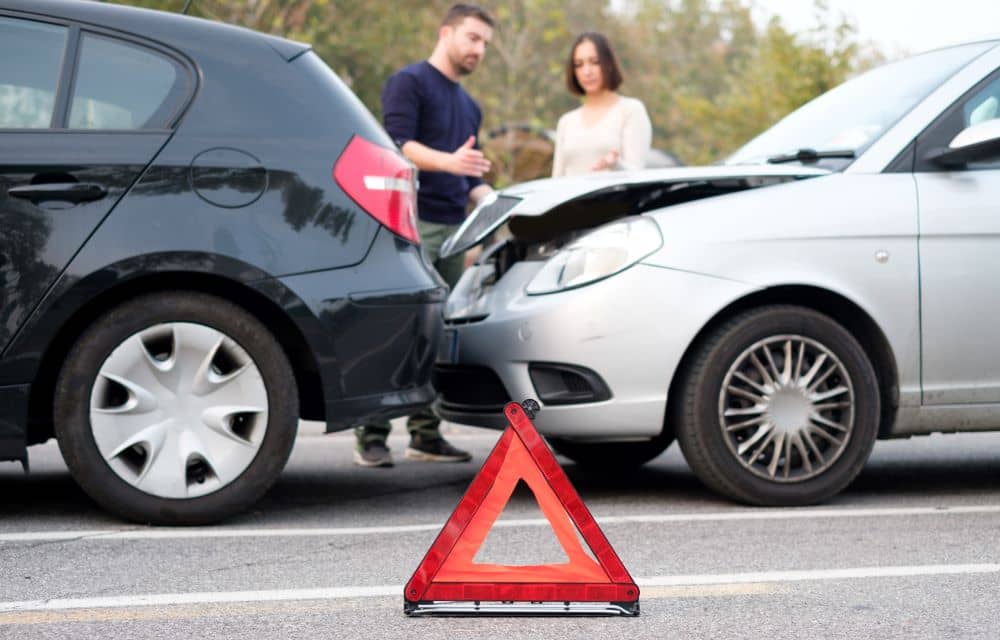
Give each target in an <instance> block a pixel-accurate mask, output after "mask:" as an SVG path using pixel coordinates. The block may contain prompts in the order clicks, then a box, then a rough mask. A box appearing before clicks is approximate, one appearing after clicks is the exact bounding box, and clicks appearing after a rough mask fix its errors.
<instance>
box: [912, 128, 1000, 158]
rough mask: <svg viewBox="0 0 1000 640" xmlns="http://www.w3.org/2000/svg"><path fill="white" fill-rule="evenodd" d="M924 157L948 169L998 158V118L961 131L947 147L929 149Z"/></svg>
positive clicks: (999, 151) (999, 141)
mask: <svg viewBox="0 0 1000 640" xmlns="http://www.w3.org/2000/svg"><path fill="white" fill-rule="evenodd" d="M924 157H925V158H926V159H927V160H929V161H930V162H933V163H934V164H937V165H940V166H942V167H947V168H949V169H950V168H956V167H963V166H965V165H967V164H968V163H970V162H976V161H977V160H987V159H990V158H996V157H1000V118H994V119H992V120H987V121H985V122H980V123H979V124H974V125H972V126H971V127H968V128H966V129H963V130H962V131H961V132H960V133H959V134H958V135H957V136H955V138H954V139H953V140H952V141H951V143H949V144H948V146H947V147H937V148H935V149H931V150H930V151H928V152H927V154H926V155H925V156H924Z"/></svg>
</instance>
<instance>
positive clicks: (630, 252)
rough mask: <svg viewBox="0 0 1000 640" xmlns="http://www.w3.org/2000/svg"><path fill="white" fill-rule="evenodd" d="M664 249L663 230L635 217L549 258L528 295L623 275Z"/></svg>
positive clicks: (587, 236) (590, 234)
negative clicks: (623, 272) (644, 259)
mask: <svg viewBox="0 0 1000 640" xmlns="http://www.w3.org/2000/svg"><path fill="white" fill-rule="evenodd" d="M662 246H663V236H662V235H661V234H660V227H659V226H658V225H657V224H656V223H655V222H653V221H652V220H651V219H649V218H647V217H644V216H634V217H631V218H628V219H625V220H619V221H616V222H612V223H611V224H607V225H605V226H603V227H599V228H597V229H595V230H594V231H591V232H590V233H588V234H587V235H585V236H583V237H581V238H579V239H577V240H575V241H574V242H572V243H571V244H569V245H567V246H566V247H564V248H563V249H562V250H561V251H559V253H557V254H555V255H554V256H552V257H551V258H549V260H548V262H546V263H545V266H543V267H542V269H541V270H540V271H539V272H538V273H536V274H535V277H534V278H532V279H531V282H529V283H528V287H527V289H526V292H527V294H528V295H533V296H534V295H543V294H546V293H556V292H558V291H565V290H567V289H575V288H577V287H582V286H585V285H588V284H592V283H594V282H597V281H598V280H603V279H604V278H607V277H609V276H613V275H615V274H616V273H621V272H622V271H624V270H625V269H628V268H629V267H631V266H632V265H634V264H635V263H637V262H639V261H640V260H642V259H643V258H645V257H647V256H649V255H650V254H652V253H653V252H655V251H657V250H658V249H659V248H660V247H662Z"/></svg>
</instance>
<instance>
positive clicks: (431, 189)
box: [382, 60, 483, 224]
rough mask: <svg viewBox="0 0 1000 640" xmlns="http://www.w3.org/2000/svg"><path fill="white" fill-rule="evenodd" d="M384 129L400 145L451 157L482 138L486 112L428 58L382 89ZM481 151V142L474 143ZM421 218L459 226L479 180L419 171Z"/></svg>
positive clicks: (393, 77)
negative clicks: (414, 145) (414, 143)
mask: <svg viewBox="0 0 1000 640" xmlns="http://www.w3.org/2000/svg"><path fill="white" fill-rule="evenodd" d="M382 113H383V120H384V123H385V129H386V131H388V132H389V135H390V136H392V138H393V140H395V141H396V144H397V145H399V146H400V147H402V146H403V145H404V144H406V143H407V142H409V141H411V140H415V141H417V142H419V143H421V144H423V145H425V146H428V147H430V148H431V149H436V150H438V151H444V152H447V153H451V152H452V151H455V150H456V149H458V148H459V147H460V146H462V145H463V144H465V141H466V140H468V139H469V136H478V134H479V125H480V124H481V123H482V120H483V114H482V112H481V111H480V110H479V105H477V104H476V102H475V101H474V100H473V99H472V97H471V96H469V94H468V93H466V92H465V89H463V88H462V85H460V84H459V83H457V82H452V81H451V80H450V79H448V77H447V76H445V75H444V74H442V73H441V72H440V71H438V70H437V69H436V68H434V66H433V65H431V63H429V62H427V61H426V60H424V61H422V62H417V63H415V64H411V65H409V66H407V67H403V68H402V69H400V70H399V71H397V72H396V73H395V74H393V75H392V77H390V78H389V81H388V82H386V84H385V88H384V89H383V90H382ZM476 147H477V148H478V147H479V141H478V139H477V141H476ZM419 180H420V187H419V189H418V190H417V215H418V216H419V217H420V219H421V220H427V221H428V222H437V223H444V224H459V223H460V222H462V220H464V219H465V207H466V205H467V204H468V202H469V191H470V190H471V189H473V188H474V187H476V186H478V185H480V184H482V183H483V181H482V180H481V179H479V178H473V177H467V176H456V175H452V174H450V173H445V172H443V171H421V172H420V176H419Z"/></svg>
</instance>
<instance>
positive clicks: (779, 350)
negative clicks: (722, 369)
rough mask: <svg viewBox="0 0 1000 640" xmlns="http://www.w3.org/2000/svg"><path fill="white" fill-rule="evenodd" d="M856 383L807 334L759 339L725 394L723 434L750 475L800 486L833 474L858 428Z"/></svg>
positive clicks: (734, 368)
mask: <svg viewBox="0 0 1000 640" xmlns="http://www.w3.org/2000/svg"><path fill="white" fill-rule="evenodd" d="M854 404H855V394H854V384H853V382H852V381H851V377H850V375H848V373H847V369H846V368H845V367H844V365H843V363H842V362H841V361H840V359H839V358H838V357H837V355H836V354H835V353H834V352H833V351H832V350H831V349H830V348H828V347H827V346H826V345H824V344H822V343H820V342H817V341H816V340H813V339H810V338H807V337H805V336H801V335H779V336H772V337H770V338H766V339H764V340H759V341H757V342H755V343H754V344H752V345H750V346H749V347H748V348H746V349H745V350H744V351H743V352H742V353H740V354H739V355H738V356H737V357H736V359H735V361H734V362H733V364H732V365H731V366H730V367H729V370H728V371H727V372H726V376H725V378H724V379H723V381H722V385H721V387H720V390H719V427H720V428H721V429H722V431H723V434H724V436H723V437H724V438H725V440H726V444H727V445H729V451H730V453H732V454H733V455H734V456H735V457H736V459H737V460H739V461H740V463H741V464H742V465H743V466H744V467H746V469H747V470H749V471H750V472H751V473H754V474H756V475H758V476H760V477H761V478H764V479H765V480H772V481H775V482H801V481H803V480H808V479H809V478H813V477H815V476H818V475H821V474H823V473H825V472H826V471H828V470H829V469H830V468H831V467H832V466H833V465H834V464H836V462H837V460H839V459H840V456H841V455H842V454H843V453H844V449H845V448H846V447H847V444H848V442H850V439H851V432H852V431H853V429H854Z"/></svg>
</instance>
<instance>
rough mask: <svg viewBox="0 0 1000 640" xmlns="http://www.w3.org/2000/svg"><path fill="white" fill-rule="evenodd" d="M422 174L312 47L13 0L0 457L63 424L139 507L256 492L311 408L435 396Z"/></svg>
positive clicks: (110, 494) (3, 136)
mask: <svg viewBox="0 0 1000 640" xmlns="http://www.w3.org/2000/svg"><path fill="white" fill-rule="evenodd" d="M415 206H416V205H415V175H414V171H413V168H412V165H410V164H409V163H408V162H406V160H405V159H404V158H403V157H402V155H400V153H399V151H398V149H397V148H396V147H395V145H394V144H393V142H392V140H391V139H390V138H389V137H388V136H387V135H386V133H385V131H384V130H383V129H382V127H381V126H380V125H379V124H378V122H377V121H376V120H375V119H374V118H373V117H372V115H371V114H370V113H369V112H368V110H367V109H366V108H365V107H364V106H363V105H362V104H361V102H360V101H359V100H358V99H357V97H356V96H354V94H353V93H351V91H350V90H349V89H348V88H347V87H346V86H345V85H344V84H343V83H342V82H341V81H340V80H339V79H338V78H337V76H336V75H335V74H334V73H333V72H332V71H331V70H330V68H329V67H327V65H326V64H324V63H323V61H322V60H321V59H320V58H319V57H318V56H317V55H316V54H315V53H314V52H312V51H311V50H310V48H309V47H308V46H307V45H303V44H299V43H295V42H290V41H287V40H283V39H280V38H275V37H271V36H266V35H263V34H259V33H255V32H252V31H248V30H245V29H241V28H237V27H233V26H229V25H224V24H218V23H213V22H209V21H205V20H200V19H196V18H191V17H188V16H183V15H177V14H170V13H162V12H155V11H146V10H141V9H135V8H130V7H122V6H115V5H108V4H103V3H97V2H82V1H79V0H69V1H61V0H0V460H21V461H23V462H24V464H25V466H26V467H27V461H28V458H27V446H28V445H32V444H36V443H41V442H45V441H46V440H48V439H49V438H52V437H55V438H56V439H57V440H58V442H59V447H60V449H61V451H62V454H63V456H64V458H65V459H66V463H67V465H68V466H69V469H70V471H71V472H72V474H73V476H74V477H75V478H76V480H77V481H78V482H79V484H80V485H81V486H82V487H83V488H84V490H85V491H86V492H87V493H88V494H89V495H90V496H92V497H93V498H94V500H96V501H97V502H98V503H99V504H101V505H103V506H104V507H105V508H107V509H109V510H111V511H113V512H115V513H117V514H119V515H121V516H123V517H125V518H128V519H132V520H136V521H141V522H150V523H159V524H196V523H206V522H210V521H214V520H218V519H221V518H224V517H226V516H229V515H231V514H233V513H235V512H237V511H239V510H240V509H243V508H245V507H247V506H248V505H249V504H251V503H252V502H254V501H255V500H257V499H258V498H259V497H260V496H261V495H262V494H263V493H264V492H265V491H266V490H267V489H268V487H270V486H271V484H272V483H273V482H274V480H275V479H276V477H277V476H278V474H279V473H280V471H281V469H282V468H283V467H284V465H285V462H286V461H287V459H288V455H289V452H290V451H291V448H292V443H293V440H294V437H295V433H296V428H297V424H298V420H299V418H300V417H301V418H303V419H311V420H325V421H326V424H327V430H328V431H336V430H341V429H346V428H348V427H350V426H352V425H354V424H357V423H359V422H361V421H368V420H378V419H384V418H391V417H394V416H399V415H405V414H407V413H409V412H412V411H413V410H414V409H416V408H418V407H421V406H425V405H427V404H428V403H430V401H431V400H433V396H434V392H433V389H432V387H431V385H430V372H431V366H432V363H433V360H434V356H435V355H436V351H437V343H438V340H439V334H440V317H441V307H442V304H443V301H444V298H445V295H446V293H447V290H446V287H445V285H444V284H443V282H442V281H441V280H440V279H439V278H438V277H437V276H436V274H434V272H433V270H432V269H431V268H430V267H428V266H427V265H426V263H425V262H424V260H423V259H422V257H421V253H420V247H419V236H418V234H417V231H416V226H415V211H414V209H415Z"/></svg>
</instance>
